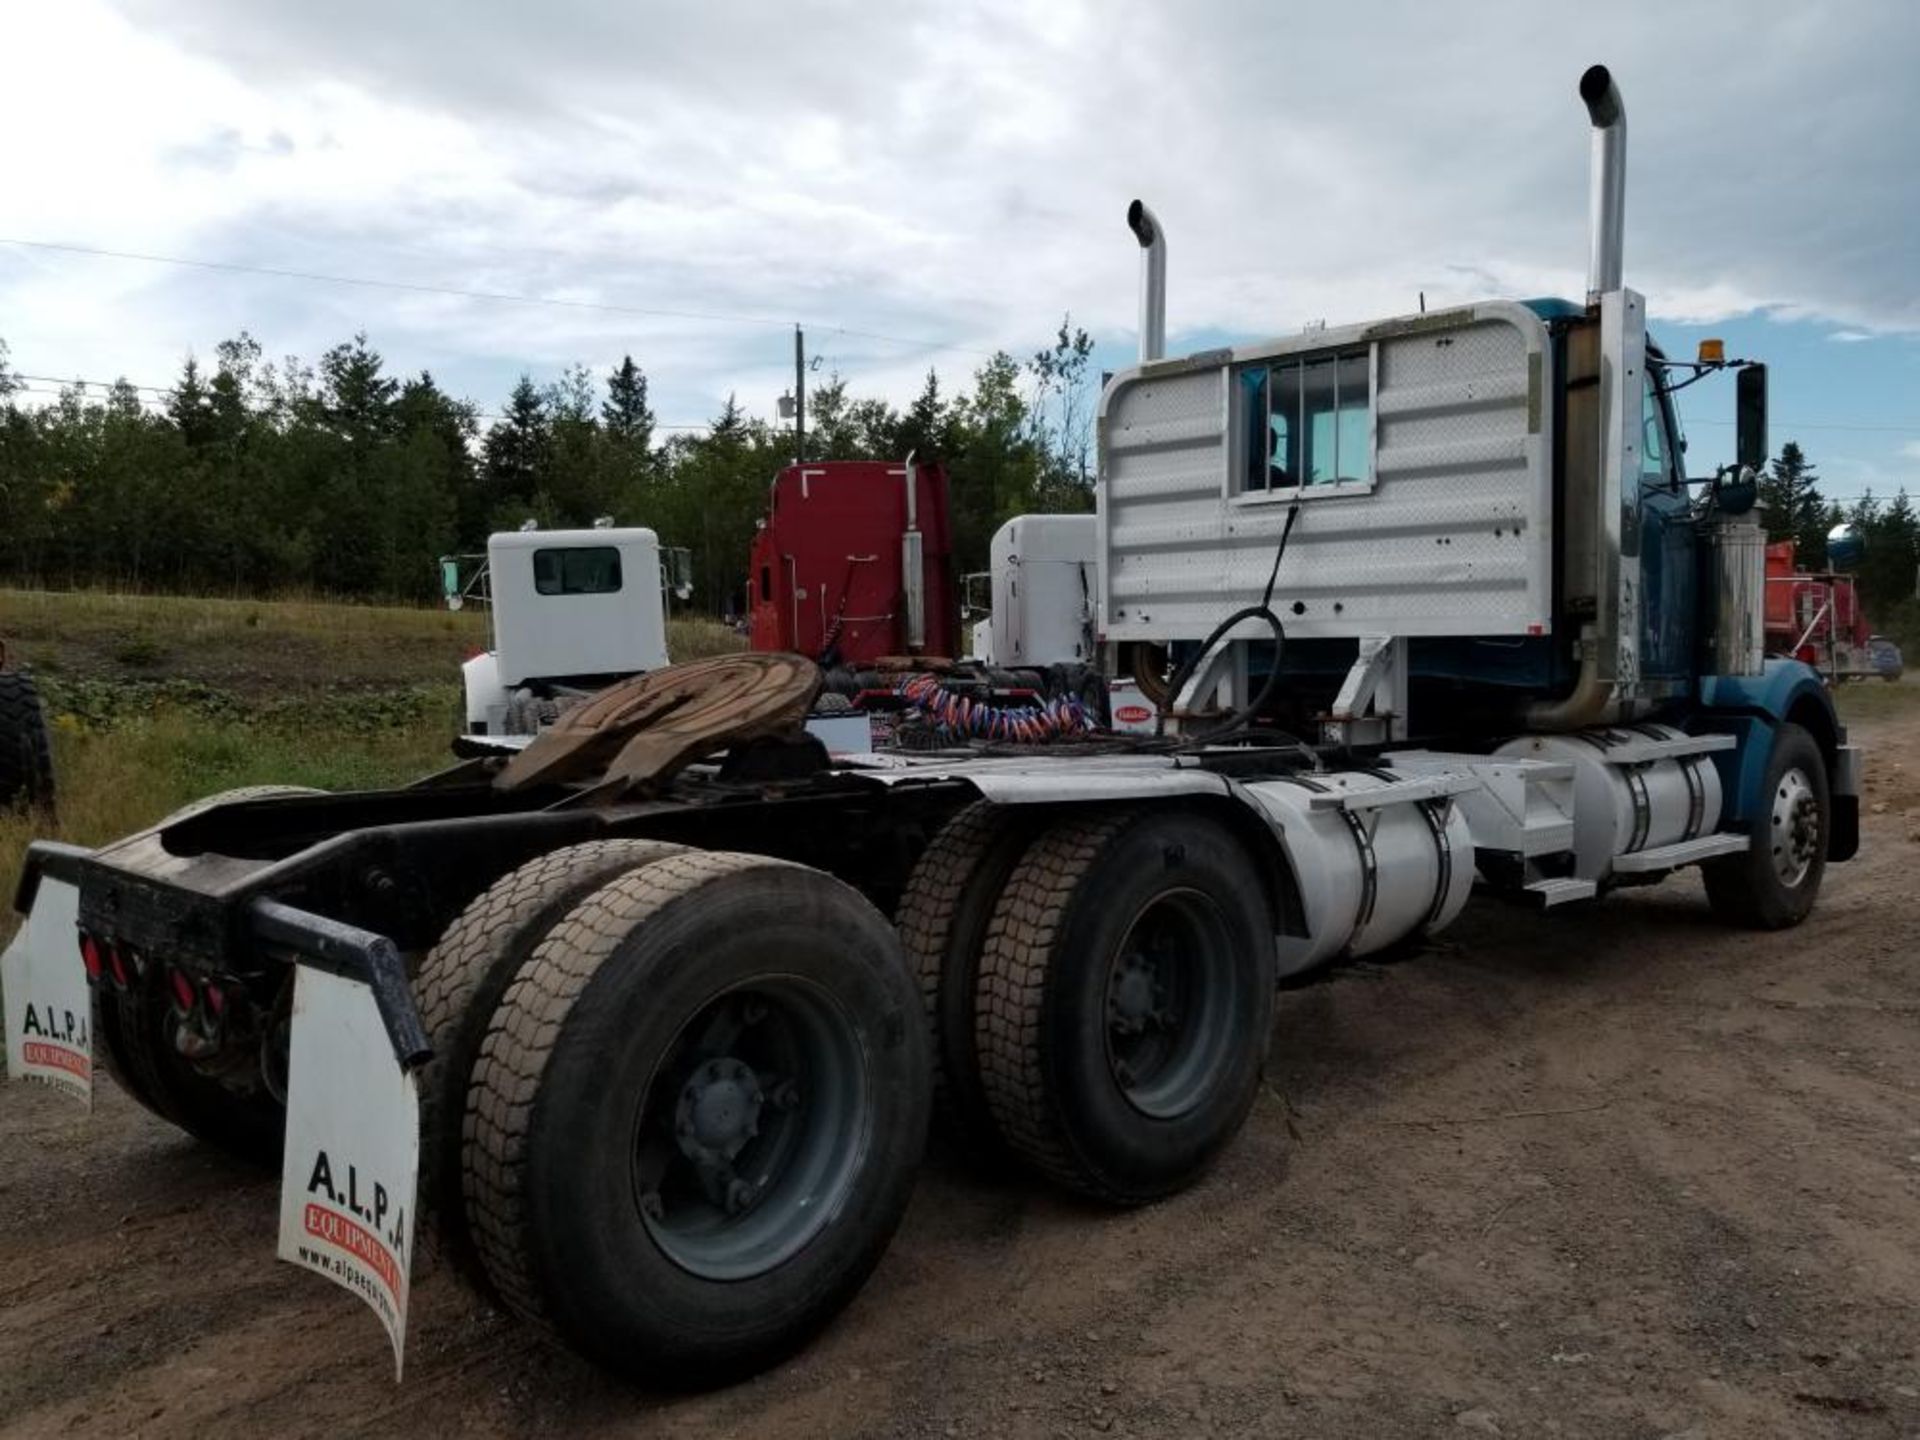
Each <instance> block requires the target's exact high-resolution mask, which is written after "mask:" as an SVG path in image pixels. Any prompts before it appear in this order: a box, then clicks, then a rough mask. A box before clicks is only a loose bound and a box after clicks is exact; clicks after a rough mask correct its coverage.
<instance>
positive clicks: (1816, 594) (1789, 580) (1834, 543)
mask: <svg viewBox="0 0 1920 1440" xmlns="http://www.w3.org/2000/svg"><path fill="white" fill-rule="evenodd" d="M1858 544H1859V542H1858V540H1857V539H1856V538H1855V537H1854V536H1853V534H1852V533H1851V527H1849V526H1844V525H1843V526H1838V527H1836V528H1835V531H1834V533H1833V535H1831V536H1830V537H1828V558H1829V560H1830V561H1833V562H1834V563H1832V564H1831V565H1830V566H1829V568H1827V569H1825V570H1816V571H1807V570H1802V569H1801V568H1800V567H1799V564H1798V562H1797V560H1796V558H1795V545H1794V542H1793V541H1791V540H1780V541H1776V542H1775V543H1773V544H1771V545H1769V546H1767V607H1766V637H1767V649H1768V651H1769V652H1770V653H1773V654H1777V655H1791V656H1793V657H1794V658H1795V659H1796V660H1804V661H1805V662H1806V663H1807V664H1809V665H1811V666H1812V667H1813V668H1814V669H1815V670H1817V671H1819V672H1820V674H1822V675H1823V676H1825V677H1826V679H1827V680H1828V682H1829V683H1832V684H1838V683H1839V682H1840V681H1842V680H1865V679H1871V678H1873V677H1875V676H1878V677H1880V678H1881V679H1884V680H1898V679H1899V678H1900V675H1901V671H1902V668H1903V666H1902V661H1901V656H1900V648H1899V647H1898V646H1897V645H1895V644H1894V643H1893V641H1891V640H1889V639H1887V638H1886V637H1885V636H1883V635H1876V634H1874V633H1873V627H1872V625H1871V623H1870V622H1869V621H1868V619H1867V612H1866V610H1865V608H1864V607H1863V606H1862V605H1861V603H1860V592H1859V587H1858V586H1857V585H1856V584H1855V582H1854V577H1853V576H1852V575H1850V574H1848V573H1846V571H1845V569H1844V568H1843V563H1844V562H1842V561H1841V560H1840V559H1839V558H1838V557H1837V555H1836V552H1840V553H1842V554H1848V555H1851V556H1852V557H1853V558H1856V559H1857V553H1858Z"/></svg>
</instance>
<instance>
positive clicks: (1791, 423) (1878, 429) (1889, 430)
mask: <svg viewBox="0 0 1920 1440" xmlns="http://www.w3.org/2000/svg"><path fill="white" fill-rule="evenodd" d="M1739 423H1740V422H1739V421H1737V420H1705V419H1699V420H1688V421H1687V424H1688V425H1737V424H1739ZM1767 428H1768V429H1770V430H1858V431H1861V432H1864V433H1870V434H1879V435H1914V434H1920V420H1911V421H1908V422H1907V423H1906V424H1905V425H1841V424H1837V423H1822V422H1813V421H1810V422H1807V423H1805V424H1802V423H1801V422H1799V421H1796V420H1769V421H1768V422H1767Z"/></svg>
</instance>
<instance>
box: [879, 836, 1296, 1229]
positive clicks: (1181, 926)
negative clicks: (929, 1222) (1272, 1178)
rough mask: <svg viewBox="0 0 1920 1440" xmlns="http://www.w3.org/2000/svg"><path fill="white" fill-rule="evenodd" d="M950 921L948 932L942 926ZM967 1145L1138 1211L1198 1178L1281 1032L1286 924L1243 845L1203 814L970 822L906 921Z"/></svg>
mask: <svg viewBox="0 0 1920 1440" xmlns="http://www.w3.org/2000/svg"><path fill="white" fill-rule="evenodd" d="M942 915H945V916H946V917H947V922H948V923H947V924H946V925H945V926H944V928H943V927H942V926H941V925H940V924H939V923H938V921H939V918H940V917H941V916H942ZM895 922H896V924H897V925H898V927H899V929H900V931H901V934H902V936H903V938H904V939H905V940H906V942H907V948H908V952H909V955H910V957H912V958H913V959H914V960H915V962H916V967H917V969H918V971H919V973H920V976H921V990H922V996H923V1003H924V1007H925V1011H924V1013H925V1014H926V1017H927V1022H928V1025H929V1030H930V1033H931V1034H932V1036H933V1040H934V1047H935V1050H936V1052H937V1053H938V1055H939V1064H940V1082H941V1092H942V1096H943V1100H944V1110H945V1113H946V1114H947V1115H948V1117H949V1118H950V1119H951V1120H952V1121H953V1122H954V1124H955V1128H956V1129H957V1130H958V1132H959V1133H960V1134H961V1136H962V1138H963V1139H965V1140H967V1141H968V1142H969V1143H970V1144H971V1145H972V1146H973V1147H974V1148H976V1149H977V1148H980V1147H981V1146H982V1144H983V1143H985V1144H990V1145H992V1146H994V1147H998V1148H1000V1149H1002V1150H1004V1151H1006V1152H1009V1153H1011V1154H1012V1155H1014V1156H1016V1157H1017V1158H1018V1159H1020V1160H1021V1161H1022V1162H1024V1163H1025V1164H1026V1165H1027V1166H1028V1167H1029V1168H1031V1169H1033V1170H1035V1171H1037V1172H1038V1173H1040V1174H1041V1175H1043V1176H1045V1177H1047V1178H1048V1179H1051V1180H1053V1181H1055V1182H1057V1183H1059V1184H1061V1185H1063V1186H1065V1187H1066V1188H1067V1189H1069V1190H1072V1191H1074V1192H1076V1193H1079V1194H1081V1195H1085V1196H1087V1197H1089V1198H1092V1199H1096V1200H1100V1201H1103V1202H1106V1203H1110V1204H1118V1205H1137V1204H1144V1203H1146V1202H1148V1201H1151V1200H1155V1199H1158V1198H1161V1197H1162V1196H1165V1195H1168V1194H1171V1193H1173V1192H1174V1191H1177V1190H1180V1189H1182V1188H1184V1187H1185V1186H1187V1185H1189V1184H1191V1183H1192V1182H1193V1181H1194V1180H1195V1179H1196V1178H1198V1176H1200V1175H1201V1174H1202V1173H1204V1171H1205V1170H1206V1169H1207V1167H1208V1166H1209V1165H1211V1164H1212V1163H1213V1161H1214V1160H1215V1159H1216V1158H1217V1157H1218V1156H1219V1154H1220V1152H1221V1151H1222V1150H1223V1149H1224V1148H1225V1147H1226V1145H1227V1144H1228V1142H1230V1141H1231V1140H1232V1138H1233V1136H1234V1135H1235V1134H1236V1133H1237V1132H1238V1131H1239V1129H1240V1126H1241V1124H1242V1123H1243V1122H1244V1121H1245V1119H1246V1115H1247V1111H1248V1109H1249V1107H1250V1106H1251V1105H1252V1103H1253V1099H1254V1096H1255V1094H1256V1093H1257V1091H1258V1088H1259V1082H1260V1072H1261V1066H1262V1063H1263V1061H1264V1059H1265V1055H1266V1048H1267V1040H1268V1033H1269V1031H1270V1029H1271V1026H1272V1020H1273V1003H1274V971H1273V939H1272V937H1273V925H1272V920H1271V917H1270V909H1269V905H1268V901H1267V896H1266V888H1265V882H1264V881H1263V878H1262V877H1261V875H1260V874H1259V873H1258V872H1257V871H1256V869H1255V867H1254V864H1253V861H1252V860H1251V858H1250V857H1249V855H1248V854H1247V851H1246V847H1245V846H1244V845H1243V844H1242V843H1241V842H1240V841H1239V840H1238V839H1237V838H1236V837H1235V836H1234V835H1233V834H1232V833H1231V832H1229V831H1228V830H1227V829H1226V828H1225V827H1224V826H1222V825H1220V824H1219V823H1218V822H1216V821H1214V820H1212V819H1211V818H1209V817H1208V816H1206V815H1205V814H1202V813H1198V812H1194V811H1187V810H1180V809H1106V810H1099V811H1086V812H1081V813H1078V814H1073V815H1069V816H1067V817H1065V818H1055V820H1054V823H1052V824H1051V825H1050V826H1047V827H1046V828H1044V829H1039V828H1037V827H1035V826H1033V825H1031V824H1029V823H1028V822H1027V821H1026V819H1025V817H1023V816H1021V815H1020V814H1019V813H1018V811H1017V809H1015V810H1009V809H1002V808H997V807H993V806H987V805H981V806H975V807H972V808H970V809H968V810H966V811H963V812H961V814H960V815H959V816H957V817H956V818H955V819H954V820H953V821H952V822H950V824H949V826H948V827H947V829H946V831H944V832H943V833H942V834H941V835H940V836H939V837H937V838H936V840H935V842H934V844H933V845H932V846H931V847H930V848H929V850H928V852H927V854H926V855H925V856H923V858H922V860H921V862H920V865H919V867H918V868H917V869H916V872H915V875H914V877H913V879H912V881H911V882H910V883H909V886H908V890H907V892H906V895H905V897H904V899H903V902H902V905H901V907H900V910H899V912H898V913H897V914H896V916H895Z"/></svg>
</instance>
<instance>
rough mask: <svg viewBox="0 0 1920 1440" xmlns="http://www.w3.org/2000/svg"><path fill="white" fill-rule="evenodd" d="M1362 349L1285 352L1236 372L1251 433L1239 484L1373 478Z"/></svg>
mask: <svg viewBox="0 0 1920 1440" xmlns="http://www.w3.org/2000/svg"><path fill="white" fill-rule="evenodd" d="M1368 369H1369V366H1368V355H1367V352H1366V351H1365V350H1357V351H1352V352H1349V353H1345V354H1336V355H1312V356H1289V357H1288V358H1286V359H1284V360H1277V361H1274V362H1273V363H1272V364H1270V365H1260V366H1253V367H1249V368H1248V369H1246V370H1243V371H1241V372H1240V391H1241V396H1240V398H1241V404H1242V406H1243V414H1244V415H1245V417H1246V423H1247V426H1248V429H1249V431H1250V432H1251V433H1250V435H1249V441H1250V443H1249V444H1248V446H1247V453H1246V465H1245V471H1244V477H1243V483H1242V488H1243V490H1245V491H1256V492H1257V491H1263V490H1266V491H1271V490H1292V489H1296V488H1300V487H1311V486H1318V485H1341V484H1354V483H1364V482H1365V481H1368V480H1371V479H1372V478H1373V439H1372V433H1371V418H1372V413H1371V401H1372V394H1371V388H1372V387H1371V383H1370V380H1369V376H1368Z"/></svg>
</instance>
